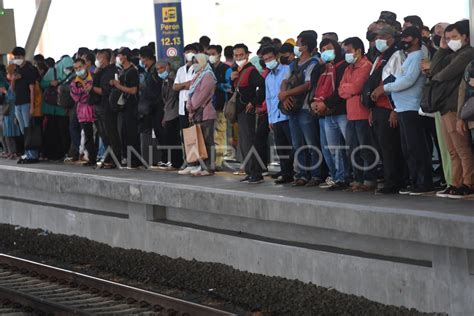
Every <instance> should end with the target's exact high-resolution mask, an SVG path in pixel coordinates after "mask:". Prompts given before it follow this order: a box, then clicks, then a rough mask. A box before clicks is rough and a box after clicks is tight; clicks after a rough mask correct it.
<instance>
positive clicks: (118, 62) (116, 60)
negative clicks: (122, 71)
mask: <svg viewBox="0 0 474 316" xmlns="http://www.w3.org/2000/svg"><path fill="white" fill-rule="evenodd" d="M115 64H116V65H117V66H119V67H120V66H122V62H121V61H120V57H117V58H115Z"/></svg>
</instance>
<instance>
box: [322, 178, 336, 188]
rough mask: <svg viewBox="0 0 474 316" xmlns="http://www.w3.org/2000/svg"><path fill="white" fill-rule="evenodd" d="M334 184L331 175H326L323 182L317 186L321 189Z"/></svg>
mask: <svg viewBox="0 0 474 316" xmlns="http://www.w3.org/2000/svg"><path fill="white" fill-rule="evenodd" d="M334 184H336V182H334V180H333V179H332V178H331V177H327V178H326V181H324V183H321V184H320V185H319V187H320V188H321V189H328V188H330V187H332V186H333V185H334Z"/></svg>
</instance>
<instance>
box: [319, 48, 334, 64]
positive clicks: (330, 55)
mask: <svg viewBox="0 0 474 316" xmlns="http://www.w3.org/2000/svg"><path fill="white" fill-rule="evenodd" d="M321 59H322V60H324V62H326V63H330V62H331V61H333V60H334V59H336V51H335V50H334V49H330V50H325V51H324V52H323V53H322V54H321Z"/></svg>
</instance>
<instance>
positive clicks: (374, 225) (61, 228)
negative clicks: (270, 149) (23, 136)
mask: <svg viewBox="0 0 474 316" xmlns="http://www.w3.org/2000/svg"><path fill="white" fill-rule="evenodd" d="M0 222H2V223H9V224H14V225H20V226H24V227H31V228H43V229H47V230H49V231H52V232H55V233H63V234H69V235H72V234H74V235H78V236H83V237H87V238H89V239H92V240H96V241H99V242H104V243H107V244H110V245H113V246H119V247H124V248H136V249H142V250H145V251H153V252H157V253H160V254H163V255H167V256H170V257H175V258H176V257H182V258H186V259H193V258H195V259H197V260H199V261H211V262H220V263H224V264H228V265H231V266H233V267H235V268H237V269H240V270H246V271H250V272H255V273H262V274H266V275H272V276H282V277H286V278H290V279H299V280H302V281H305V282H313V283H315V284H318V285H321V286H325V287H331V288H335V289H337V290H339V291H342V292H345V293H350V294H355V295H362V296H365V297H367V298H369V299H372V300H375V301H379V302H382V303H385V304H393V305H404V306H407V307H415V308H417V309H420V310H423V311H427V312H432V311H434V312H448V313H449V314H450V315H473V314H474V276H473V271H474V261H473V260H474V252H473V251H472V249H473V248H474V243H473V240H474V233H473V223H474V222H473V220H472V218H471V217H469V216H460V215H459V214H458V215H453V216H448V215H446V214H437V213H433V214H431V213H429V212H415V211H413V210H399V211H398V212H395V211H391V210H390V209H389V208H387V207H380V208H373V207H372V208H361V207H356V206H353V205H352V206H351V205H348V204H344V203H336V202H333V203H328V202H318V201H314V200H303V199H294V200H289V199H288V198H284V199H283V198H282V199H280V198H278V197H275V196H269V195H263V194H256V193H242V192H236V193H232V192H229V191H226V190H219V189H213V188H210V187H199V186H192V185H175V184H170V183H165V182H150V181H139V180H133V179H119V178H112V177H104V176H96V175H81V174H67V173H62V172H51V171H40V170H27V169H21V168H11V167H0Z"/></svg>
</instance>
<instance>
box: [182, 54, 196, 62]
mask: <svg viewBox="0 0 474 316" xmlns="http://www.w3.org/2000/svg"><path fill="white" fill-rule="evenodd" d="M184 56H186V61H192V60H193V57H194V56H196V54H194V53H187V54H185V55H184Z"/></svg>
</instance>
